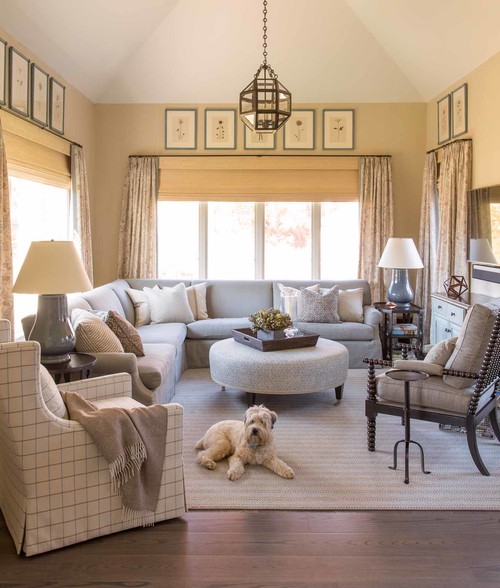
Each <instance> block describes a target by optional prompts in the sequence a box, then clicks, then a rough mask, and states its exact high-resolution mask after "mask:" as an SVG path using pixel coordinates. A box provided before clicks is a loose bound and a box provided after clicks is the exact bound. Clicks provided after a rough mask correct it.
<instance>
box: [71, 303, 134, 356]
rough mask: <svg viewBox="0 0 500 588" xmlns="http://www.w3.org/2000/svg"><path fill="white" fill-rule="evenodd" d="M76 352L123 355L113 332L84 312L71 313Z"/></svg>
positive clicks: (96, 317) (96, 318) (102, 322)
mask: <svg viewBox="0 0 500 588" xmlns="http://www.w3.org/2000/svg"><path fill="white" fill-rule="evenodd" d="M71 318H72V319H73V328H74V329H75V335H76V343H75V349H76V351H81V352H82V353H123V345H122V344H121V343H120V340H119V339H118V337H117V336H116V335H115V334H114V333H113V331H112V330H111V329H110V328H109V327H108V325H106V324H105V323H104V321H103V320H102V319H101V318H99V316H97V315H95V314H92V313H90V312H88V311H86V310H80V311H78V312H76V311H73V312H72V314H71Z"/></svg>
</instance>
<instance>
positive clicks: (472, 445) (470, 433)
mask: <svg viewBox="0 0 500 588" xmlns="http://www.w3.org/2000/svg"><path fill="white" fill-rule="evenodd" d="M467 443H468V444H469V451H470V454H471V456H472V459H473V460H474V463H475V464H476V467H477V469H478V470H479V471H480V472H481V473H482V474H483V476H489V475H490V472H489V471H488V470H487V468H486V466H485V465H484V463H483V460H482V459H481V456H480V455H479V449H478V447H477V436H476V427H473V426H467Z"/></svg>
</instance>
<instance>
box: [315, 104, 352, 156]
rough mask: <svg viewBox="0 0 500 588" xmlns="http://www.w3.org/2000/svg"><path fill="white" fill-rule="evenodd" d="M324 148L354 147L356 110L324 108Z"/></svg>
mask: <svg viewBox="0 0 500 588" xmlns="http://www.w3.org/2000/svg"><path fill="white" fill-rule="evenodd" d="M323 149H354V110H352V109H347V110H323Z"/></svg>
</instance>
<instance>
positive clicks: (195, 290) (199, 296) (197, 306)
mask: <svg viewBox="0 0 500 588" xmlns="http://www.w3.org/2000/svg"><path fill="white" fill-rule="evenodd" d="M186 293H187V297H188V302H189V307H190V308H191V312H192V313H193V316H194V318H195V319H196V320H204V319H207V318H208V311H207V283H206V282H203V283H202V284H195V285H194V286H188V287H187V288H186Z"/></svg>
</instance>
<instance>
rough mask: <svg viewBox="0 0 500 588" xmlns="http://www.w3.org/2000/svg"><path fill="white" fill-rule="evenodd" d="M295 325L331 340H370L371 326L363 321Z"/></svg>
mask: <svg viewBox="0 0 500 588" xmlns="http://www.w3.org/2000/svg"><path fill="white" fill-rule="evenodd" d="M297 327H298V328H299V329H301V330H303V331H312V332H313V333H318V334H319V336H320V337H323V339H331V340H332V341H340V342H342V341H372V340H373V328H372V327H371V326H370V325H366V324H365V323H306V322H299V323H297Z"/></svg>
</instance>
